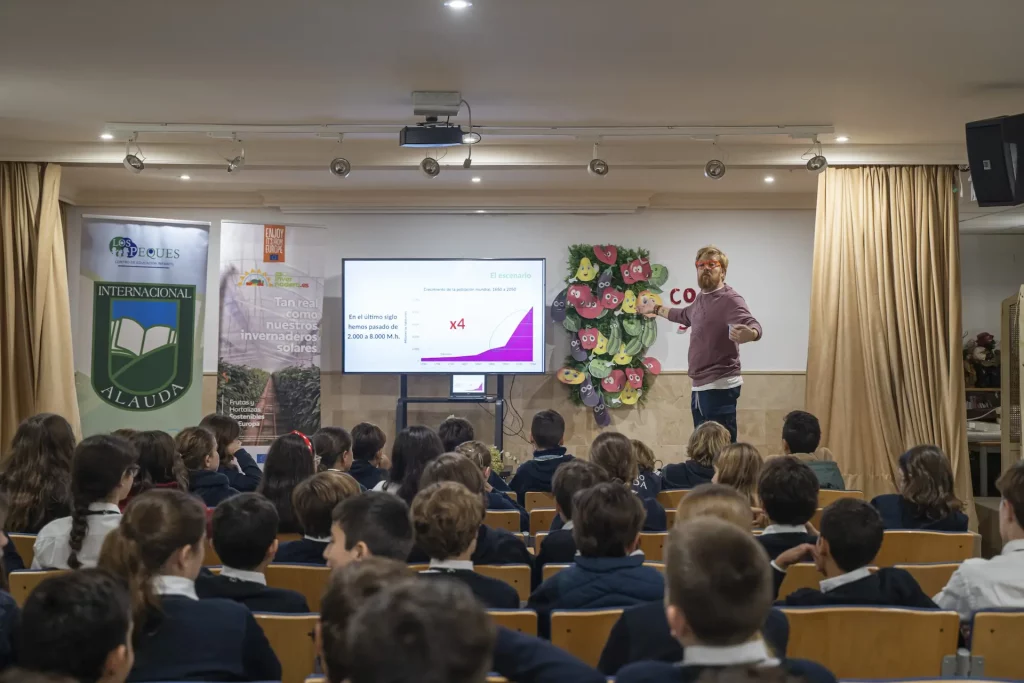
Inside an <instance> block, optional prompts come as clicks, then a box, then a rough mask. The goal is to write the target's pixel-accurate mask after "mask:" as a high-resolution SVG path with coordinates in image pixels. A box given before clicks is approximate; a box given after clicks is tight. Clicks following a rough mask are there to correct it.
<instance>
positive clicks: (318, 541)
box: [303, 536, 331, 543]
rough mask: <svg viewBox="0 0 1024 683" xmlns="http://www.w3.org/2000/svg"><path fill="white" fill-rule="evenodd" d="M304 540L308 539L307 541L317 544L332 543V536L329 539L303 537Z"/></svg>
mask: <svg viewBox="0 0 1024 683" xmlns="http://www.w3.org/2000/svg"><path fill="white" fill-rule="evenodd" d="M303 538H304V539H306V540H307V541H316V542H317V543H330V542H331V537H330V536H328V537H327V538H318V537H317V536H303Z"/></svg>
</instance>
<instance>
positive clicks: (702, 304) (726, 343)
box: [668, 285, 762, 387]
mask: <svg viewBox="0 0 1024 683" xmlns="http://www.w3.org/2000/svg"><path fill="white" fill-rule="evenodd" d="M668 319H669V320H671V321H672V322H674V323H678V324H680V325H685V326H686V327H689V328H690V355H689V369H688V371H687V372H688V373H689V375H690V380H691V381H692V382H693V386H695V387H699V386H702V385H704V384H708V383H710V382H714V381H715V380H718V379H724V378H726V377H735V376H736V375H738V374H740V347H739V344H737V343H736V342H734V341H733V340H731V339H729V325H748V326H749V327H753V328H754V329H755V330H757V338H758V339H760V338H761V334H762V333H761V323H759V322H757V320H755V319H754V316H752V315H750V310H749V309H748V308H747V302H746V301H744V300H743V297H742V296H740V295H739V294H737V293H736V290H735V289H733V288H732V287H730V286H729V285H723V286H722V287H721V288H719V289H716V290H715V291H713V292H710V293H707V294H705V293H704V292H701V293H700V294H698V295H697V299H696V301H694V302H693V303H692V304H690V305H689V306H687V307H686V308H673V309H671V310H670V311H669V312H668Z"/></svg>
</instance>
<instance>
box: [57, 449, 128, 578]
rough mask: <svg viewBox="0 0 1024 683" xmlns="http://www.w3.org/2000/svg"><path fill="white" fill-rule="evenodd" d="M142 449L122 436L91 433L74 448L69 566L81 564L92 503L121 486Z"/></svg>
mask: <svg viewBox="0 0 1024 683" xmlns="http://www.w3.org/2000/svg"><path fill="white" fill-rule="evenodd" d="M138 459H139V452H138V451H137V450H136V449H135V446H133V445H132V444H131V442H130V441H128V440H127V439H125V438H124V437H120V436H108V435H99V436H90V437H89V438H88V439H85V440H83V441H82V442H81V443H80V444H78V447H77V448H75V455H74V457H73V458H72V461H71V532H70V533H69V535H68V546H69V547H70V548H71V553H70V555H68V566H69V567H71V568H72V569H80V568H81V567H82V562H81V560H79V559H78V553H79V552H81V550H82V543H83V542H84V541H85V536H86V534H87V533H88V531H89V506H90V505H92V504H93V503H97V502H99V501H101V500H104V499H105V498H108V497H109V496H110V494H111V493H112V492H113V491H114V490H115V489H117V488H118V487H119V486H120V485H121V481H122V479H123V478H124V475H125V473H126V472H127V470H128V469H129V468H130V467H134V466H135V463H136V462H137V461H138Z"/></svg>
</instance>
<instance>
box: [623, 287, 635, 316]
mask: <svg viewBox="0 0 1024 683" xmlns="http://www.w3.org/2000/svg"><path fill="white" fill-rule="evenodd" d="M622 312H623V313H636V294H634V293H633V290H632V289H627V290H626V294H625V295H624V296H623V298H622Z"/></svg>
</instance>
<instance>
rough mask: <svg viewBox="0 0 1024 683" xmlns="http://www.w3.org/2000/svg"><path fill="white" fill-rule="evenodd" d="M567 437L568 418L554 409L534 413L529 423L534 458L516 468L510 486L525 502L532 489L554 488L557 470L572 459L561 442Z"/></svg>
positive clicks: (547, 490)
mask: <svg viewBox="0 0 1024 683" xmlns="http://www.w3.org/2000/svg"><path fill="white" fill-rule="evenodd" d="M564 439H565V420H564V419H563V418H562V416H561V415H559V414H558V413H557V412H556V411H554V410H542V411H540V412H539V413H537V414H536V415H534V416H533V422H532V423H531V424H530V443H532V444H533V445H534V446H535V447H536V450H534V452H533V460H528V461H526V462H524V463H523V464H522V465H520V466H519V468H518V469H517V470H516V474H515V476H514V477H512V481H511V482H509V487H510V488H511V489H512V490H513V491H515V492H516V496H517V499H518V500H519V502H520V503H521V504H522V505H524V506H525V505H526V494H527V492H529V491H544V492H547V493H550V492H551V479H552V478H553V477H554V476H555V471H556V470H558V468H559V467H560V466H561V465H562V464H564V463H567V462H569V461H570V460H572V459H573V457H572V456H571V455H569V454H568V453H567V452H566V449H565V447H564V446H563V445H562V443H563V441H564Z"/></svg>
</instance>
